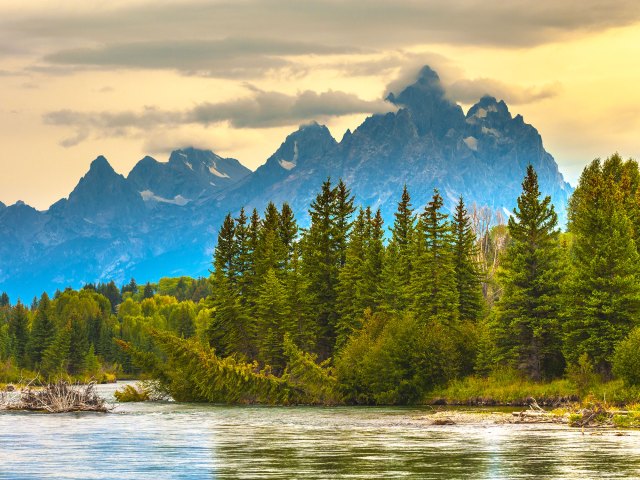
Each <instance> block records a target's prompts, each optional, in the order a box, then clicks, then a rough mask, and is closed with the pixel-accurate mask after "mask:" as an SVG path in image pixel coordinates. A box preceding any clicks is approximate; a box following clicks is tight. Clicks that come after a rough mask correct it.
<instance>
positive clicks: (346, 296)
mask: <svg viewBox="0 0 640 480" xmlns="http://www.w3.org/2000/svg"><path fill="white" fill-rule="evenodd" d="M369 230H370V227H369V226H368V225H367V218H366V214H365V211H364V210H363V209H362V208H360V211H359V212H358V215H357V217H356V219H355V221H354V222H353V229H352V231H351V235H350V237H349V243H348V245H347V252H346V261H345V265H344V267H343V268H342V269H341V270H340V273H339V275H338V279H339V282H338V287H337V288H336V290H337V298H336V306H337V310H338V317H337V320H336V349H340V348H341V347H342V346H343V345H344V344H345V342H346V341H347V339H348V337H349V335H351V333H352V332H353V331H354V330H356V329H358V327H359V322H358V320H359V317H361V316H362V314H363V312H364V309H365V308H366V307H365V306H364V301H363V298H362V297H361V293H362V290H363V282H364V277H365V275H366V272H365V263H366V249H367V243H368V238H367V234H368V231H369Z"/></svg>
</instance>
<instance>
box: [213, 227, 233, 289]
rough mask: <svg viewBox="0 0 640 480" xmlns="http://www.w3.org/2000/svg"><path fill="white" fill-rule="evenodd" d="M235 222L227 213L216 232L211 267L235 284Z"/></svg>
mask: <svg viewBox="0 0 640 480" xmlns="http://www.w3.org/2000/svg"><path fill="white" fill-rule="evenodd" d="M235 231H236V227H235V222H234V220H233V217H232V216H231V214H227V216H226V217H225V218H224V221H223V222H222V227H220V232H219V233H218V242H217V243H216V248H215V251H214V262H213V267H214V270H215V272H219V273H220V274H222V275H224V276H225V277H227V279H228V280H229V281H230V282H231V284H232V285H235V281H236V271H235V266H236V265H237V259H236V256H237V253H238V252H237V245H236V241H235Z"/></svg>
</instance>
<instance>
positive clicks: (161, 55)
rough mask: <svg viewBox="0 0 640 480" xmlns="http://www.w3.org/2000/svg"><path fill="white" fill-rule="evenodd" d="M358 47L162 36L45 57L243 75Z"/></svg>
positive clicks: (74, 62) (72, 62) (66, 62)
mask: <svg viewBox="0 0 640 480" xmlns="http://www.w3.org/2000/svg"><path fill="white" fill-rule="evenodd" d="M359 52H361V50H360V49H357V48H348V47H342V46H329V45H321V44H312V43H306V42H296V41H288V40H271V39H239V38H227V39H224V40H188V41H176V40H161V41H151V42H133V43H116V44H111V45H107V46H103V47H99V48H79V49H70V50H63V51H60V52H57V53H53V54H50V55H48V56H46V57H45V61H46V62H48V63H50V64H56V65H70V66H79V67H87V66H93V67H101V68H102V67H104V68H114V67H122V68H150V69H175V70H179V71H181V72H183V73H187V74H198V75H206V76H214V77H225V78H248V77H255V76H256V75H260V74H262V73H264V72H265V71H267V70H270V69H282V68H284V67H293V66H294V64H293V63H292V62H290V61H288V60H287V59H286V57H289V56H299V55H333V54H345V53H359Z"/></svg>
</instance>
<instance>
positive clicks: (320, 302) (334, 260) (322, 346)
mask: <svg viewBox="0 0 640 480" xmlns="http://www.w3.org/2000/svg"><path fill="white" fill-rule="evenodd" d="M353 211H354V208H353V197H352V196H351V193H350V191H349V189H348V188H347V187H346V186H345V184H344V183H343V182H342V181H340V183H339V184H338V186H337V187H336V188H331V180H329V179H327V181H326V182H324V183H323V184H322V189H321V191H320V193H319V194H318V195H317V197H316V199H315V200H314V201H313V203H312V204H311V208H310V210H309V216H310V218H311V225H310V226H309V229H308V230H307V231H305V232H304V236H303V239H302V258H303V264H302V267H303V270H302V272H303V275H304V276H305V278H306V282H307V287H308V296H307V297H308V299H309V302H310V305H309V307H310V310H311V311H312V312H314V314H315V315H316V324H317V326H318V334H319V337H318V342H317V347H316V348H317V352H318V353H319V354H320V357H321V358H327V357H329V356H331V354H332V352H333V347H334V345H335V339H336V321H337V319H338V312H337V305H336V298H337V287H338V274H339V272H340V268H341V267H342V266H343V265H344V264H345V262H346V244H347V240H348V236H349V230H350V228H351V215H352V213H353Z"/></svg>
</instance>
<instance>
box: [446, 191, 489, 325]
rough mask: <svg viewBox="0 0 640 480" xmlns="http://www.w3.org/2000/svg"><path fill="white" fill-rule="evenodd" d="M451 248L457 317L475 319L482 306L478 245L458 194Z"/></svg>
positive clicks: (479, 313) (478, 315) (462, 201)
mask: <svg viewBox="0 0 640 480" xmlns="http://www.w3.org/2000/svg"><path fill="white" fill-rule="evenodd" d="M453 249H454V250H453V263H454V269H455V275H456V289H457V291H458V312H459V315H460V319H462V320H471V321H476V320H478V319H479V318H480V316H481V314H482V307H483V298H482V283H481V275H480V267H479V265H478V263H477V261H476V258H477V254H478V247H477V243H476V236H475V233H474V232H473V229H472V228H471V221H470V219H469V215H468V214H467V210H466V208H465V205H464V200H463V199H462V196H461V197H460V201H459V202H458V204H457V205H456V211H455V215H454V217H453Z"/></svg>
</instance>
